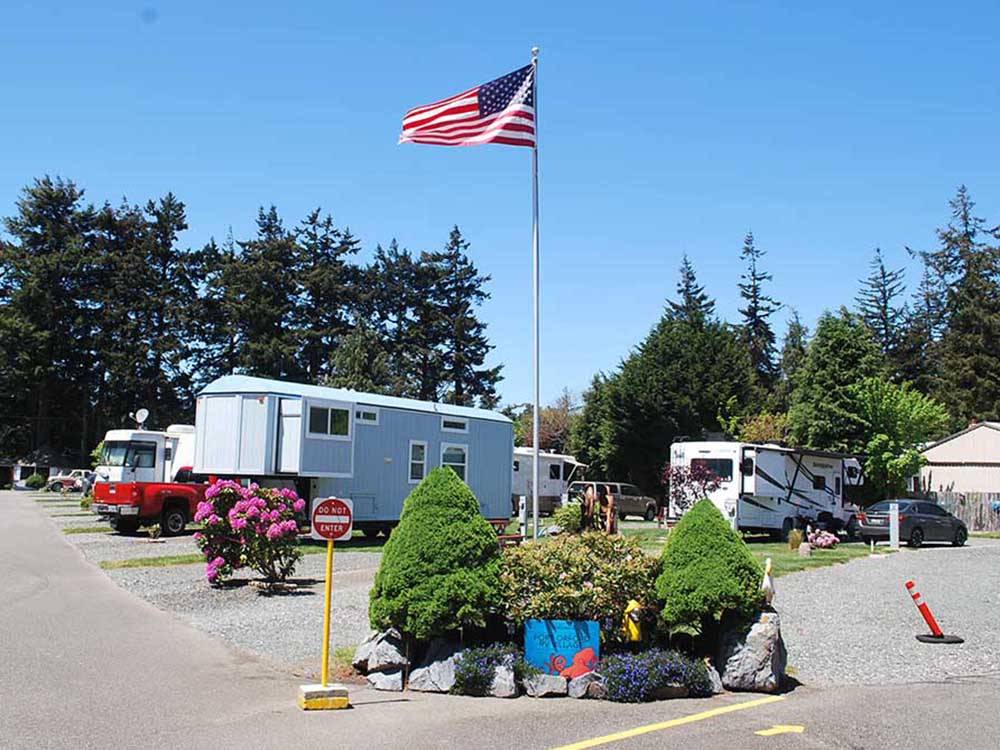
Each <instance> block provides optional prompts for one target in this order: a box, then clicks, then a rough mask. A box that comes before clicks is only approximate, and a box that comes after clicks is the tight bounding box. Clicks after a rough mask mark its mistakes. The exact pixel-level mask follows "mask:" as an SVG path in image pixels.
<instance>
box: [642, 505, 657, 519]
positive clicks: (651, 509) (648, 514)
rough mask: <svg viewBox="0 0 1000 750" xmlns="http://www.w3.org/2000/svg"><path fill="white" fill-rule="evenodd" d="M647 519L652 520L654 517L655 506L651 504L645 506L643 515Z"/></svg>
mask: <svg viewBox="0 0 1000 750" xmlns="http://www.w3.org/2000/svg"><path fill="white" fill-rule="evenodd" d="M643 518H645V519H646V520H647V521H653V520H655V519H656V508H654V507H653V506H652V505H650V506H649V507H647V508H646V515H644V516H643Z"/></svg>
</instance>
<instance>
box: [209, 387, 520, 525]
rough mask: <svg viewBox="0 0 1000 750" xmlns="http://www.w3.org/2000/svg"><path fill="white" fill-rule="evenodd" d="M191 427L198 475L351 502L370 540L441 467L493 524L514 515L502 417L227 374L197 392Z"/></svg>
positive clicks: (509, 450)
mask: <svg viewBox="0 0 1000 750" xmlns="http://www.w3.org/2000/svg"><path fill="white" fill-rule="evenodd" d="M195 430H196V433H195V456H194V471H195V473H196V474H202V475H215V476H232V477H242V478H250V479H253V480H255V481H261V482H262V483H263V482H265V481H266V482H269V483H270V482H274V481H279V480H285V481H287V480H292V481H294V482H295V485H296V487H297V488H298V490H299V493H300V495H303V496H305V497H306V498H307V499H309V500H310V501H312V500H315V499H317V498H324V497H330V496H336V497H343V498H349V499H351V500H352V501H353V503H354V521H355V523H354V525H355V528H358V529H360V530H361V531H363V532H365V533H366V534H374V533H380V532H387V531H388V530H389V529H390V528H391V527H392V526H393V525H394V524H395V523H396V522H397V521H398V520H399V516H400V513H401V512H402V509H403V501H404V500H405V499H406V497H407V495H409V494H410V492H411V491H412V490H413V488H414V487H416V486H417V485H418V484H419V483H420V482H421V481H422V480H423V478H424V477H425V476H427V474H428V472H430V470H431V469H433V468H435V467H437V466H448V467H450V468H451V469H453V470H454V471H455V473H457V474H458V476H459V477H461V478H462V479H463V480H464V481H465V482H466V484H468V485H469V487H470V489H472V491H473V492H474V493H475V495H476V497H477V498H478V499H479V506H480V510H481V512H482V514H483V515H484V516H485V517H486V518H487V519H489V520H491V521H494V522H496V523H497V524H500V525H503V524H506V522H507V521H508V520H509V518H510V515H511V514H510V496H511V489H510V488H511V462H512V460H513V449H514V437H513V423H512V422H511V421H510V420H509V419H508V418H507V417H505V416H504V415H503V414H500V413H498V412H494V411H488V410H486V409H474V408H470V407H464V406H453V405H450V404H438V403H432V402H428V401H416V400H412V399H405V398H395V397H392V396H381V395H377V394H373V393H361V392H357V391H351V390H345V389H341V388H326V387H323V386H316V385H302V384H299V383H286V382H283V381H279V380H267V379H263V378H254V377H248V376H243V375H227V376H225V377H222V378H219V379H218V380H215V381H213V382H211V383H209V384H208V385H207V386H206V387H205V388H204V389H203V390H202V391H201V393H199V394H198V397H197V401H196V408H195Z"/></svg>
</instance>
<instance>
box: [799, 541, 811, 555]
mask: <svg viewBox="0 0 1000 750" xmlns="http://www.w3.org/2000/svg"><path fill="white" fill-rule="evenodd" d="M812 553H813V548H812V545H811V544H809V542H802V544H800V545H799V557H812Z"/></svg>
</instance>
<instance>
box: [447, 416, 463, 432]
mask: <svg viewBox="0 0 1000 750" xmlns="http://www.w3.org/2000/svg"><path fill="white" fill-rule="evenodd" d="M441 429H442V431H444V432H468V431H469V420H467V419H462V418H461V417H441Z"/></svg>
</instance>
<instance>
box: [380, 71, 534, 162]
mask: <svg viewBox="0 0 1000 750" xmlns="http://www.w3.org/2000/svg"><path fill="white" fill-rule="evenodd" d="M533 79H534V75H533V72H532V66H531V65H525V66H524V67H523V68H521V69H519V70H515V71H514V72H513V73H508V74H507V75H505V76H503V77H502V78H497V79H496V80H495V81H490V82H489V83H484V84H482V85H481V86H476V87H475V88H472V89H469V90H468V91H463V92H462V93H461V94H456V95H455V96H452V97H449V98H447V99H442V100H441V101H439V102H434V103H433V104H424V105H423V106H420V107H414V108H413V109H411V110H410V111H409V112H407V113H406V115H405V116H404V117H403V132H402V134H401V135H400V136H399V142H400V143H430V144H433V145H436V146H478V145H480V144H483V143H502V144H505V145H507V146H534V145H535V87H534V85H533V84H534V80H533Z"/></svg>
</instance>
